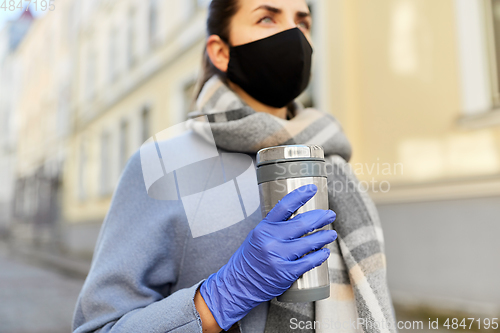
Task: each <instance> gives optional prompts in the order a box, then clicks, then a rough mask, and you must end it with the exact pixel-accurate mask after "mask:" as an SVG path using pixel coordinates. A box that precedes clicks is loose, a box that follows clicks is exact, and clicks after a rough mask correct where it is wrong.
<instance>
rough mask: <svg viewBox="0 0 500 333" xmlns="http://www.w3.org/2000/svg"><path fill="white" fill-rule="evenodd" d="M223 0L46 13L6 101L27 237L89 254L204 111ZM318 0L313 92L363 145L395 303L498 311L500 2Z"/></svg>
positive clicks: (106, 4)
mask: <svg viewBox="0 0 500 333" xmlns="http://www.w3.org/2000/svg"><path fill="white" fill-rule="evenodd" d="M208 2H209V1H208V0H186V1H174V0H163V1H160V0H148V1H139V0H126V1H113V0H92V1H82V0H60V1H58V2H57V4H56V9H55V10H54V11H53V12H49V13H48V14H47V15H45V16H44V17H43V18H41V19H39V20H36V21H35V22H34V23H33V26H32V27H31V29H30V30H29V31H28V32H27V34H26V36H25V37H24V38H23V40H22V41H21V42H20V43H19V45H18V47H17V48H16V49H15V51H11V52H10V53H9V55H8V57H9V59H12V60H9V61H12V62H16V63H18V66H17V67H15V66H14V65H11V63H8V62H4V63H3V64H4V65H3V67H2V68H4V69H5V68H7V67H8V68H18V69H19V71H20V72H19V73H18V74H15V75H13V74H9V75H11V76H13V77H15V80H14V81H17V80H19V83H16V84H17V85H15V86H14V87H17V88H15V89H14V88H12V89H14V90H17V93H16V92H14V93H12V94H10V93H9V94H7V95H8V98H6V97H5V96H4V95H2V96H3V97H2V102H3V103H2V104H1V105H7V106H3V108H2V106H1V105H0V111H1V110H7V111H5V113H4V112H3V111H2V114H7V113H9V112H10V114H15V118H16V119H18V121H17V125H16V126H14V125H12V126H14V127H12V126H11V125H10V124H11V122H8V124H9V125H8V127H9V129H10V131H11V132H15V133H16V135H15V137H17V140H16V144H15V149H13V150H14V151H15V153H16V154H17V156H18V158H17V160H16V161H17V162H16V163H15V167H14V168H13V169H12V170H13V172H14V174H15V176H14V177H13V179H15V191H14V197H13V199H12V201H13V204H12V207H13V211H14V218H13V219H12V221H10V220H9V221H8V223H11V224H12V226H11V227H10V229H11V230H13V231H12V234H13V237H17V238H21V239H25V240H27V241H34V242H38V243H41V244H52V246H54V244H57V246H56V247H57V248H58V249H60V250H61V251H67V252H71V253H78V254H80V255H86V256H88V257H90V256H91V254H92V250H93V247H94V244H95V241H96V239H97V236H98V232H99V228H100V226H101V224H102V221H103V219H104V217H105V215H106V213H107V210H108V209H109V204H110V201H111V198H112V194H113V190H114V188H115V186H116V184H117V183H118V181H119V177H120V175H121V172H122V170H123V167H124V166H125V164H126V162H127V160H128V158H129V157H130V155H131V154H133V153H134V152H135V151H136V150H137V149H139V147H140V145H141V144H142V143H143V142H144V141H145V140H146V139H147V138H149V137H150V136H151V135H153V134H154V133H157V132H159V131H161V130H163V129H165V128H167V127H168V126H171V125H174V124H176V123H179V122H181V121H183V120H184V119H185V117H186V113H187V112H188V111H191V110H192V107H193V106H192V105H191V99H192V97H193V92H194V89H195V84H196V80H197V76H198V74H199V71H200V63H201V55H202V50H203V46H204V45H203V42H204V39H205V31H204V28H205V18H206V7H207V4H208ZM310 6H311V10H312V13H313V17H314V24H313V40H314V63H313V80H312V82H311V85H310V87H309V89H308V91H306V92H305V93H304V94H303V95H302V96H301V97H300V98H301V100H303V101H304V103H305V104H306V105H312V106H315V107H317V108H319V109H321V110H324V111H327V112H330V113H332V114H333V115H334V116H336V117H337V118H338V119H339V121H340V123H341V124H342V126H343V128H344V130H345V132H346V133H347V135H348V138H349V139H350V141H351V143H352V145H353V151H354V153H353V157H352V159H351V161H350V164H351V165H352V167H353V169H354V171H355V172H356V174H357V175H358V178H359V179H360V180H361V181H363V182H364V184H365V185H366V187H367V188H368V191H369V194H370V196H371V197H372V198H373V199H374V201H375V203H376V204H377V208H378V209H379V212H380V217H381V221H382V224H383V226H384V233H385V240H386V252H387V260H388V271H389V284H390V288H391V292H392V293H393V296H394V298H395V299H397V300H399V301H401V302H407V303H408V302H410V303H411V302H415V303H422V304H438V305H440V306H443V307H450V306H458V307H460V308H461V309H467V310H468V311H471V312H474V311H481V312H482V313H490V312H494V311H498V308H497V307H496V306H497V305H498V304H500V288H499V287H498V286H497V283H496V282H497V280H498V276H500V267H499V266H498V264H494V263H495V262H498V257H497V256H498V254H499V253H500V245H498V244H499V243H498V242H496V239H495V238H494V237H495V235H496V234H498V233H499V232H500V224H499V216H500V109H498V107H499V105H498V104H499V102H500V99H499V97H498V96H499V86H500V84H499V77H500V75H499V68H500V66H499V65H498V64H499V63H500V61H499V59H500V1H499V0H442V1H432V0H377V1H368V0H313V1H310ZM2 34H3V36H5V31H3V32H2ZM4 38H6V37H2V39H4ZM0 43H1V41H0ZM2 45H3V44H2ZM2 50H3V48H2ZM2 52H3V51H2ZM3 53H5V52H3ZM34 55H36V56H34ZM4 58H5V56H4ZM5 64H7V65H5ZM4 73H5V72H4V71H2V78H1V80H0V81H1V82H7V83H8V82H10V79H7V78H8V76H6V74H4ZM16 73H17V72H16ZM0 84H2V92H3V91H4V90H3V89H4V88H3V87H5V84H4V83H0ZM19 87H21V88H19ZM19 91H20V92H21V93H19ZM26 96H28V97H29V98H26ZM4 98H5V99H4ZM7 100H8V102H5V101H7ZM2 140H3V141H2V142H6V141H5V140H4V139H2ZM9 142H10V141H9ZM6 198H7V196H6ZM5 200H7V199H5ZM5 200H4V201H5ZM495 260H496V261H495ZM465 272H470V274H465Z"/></svg>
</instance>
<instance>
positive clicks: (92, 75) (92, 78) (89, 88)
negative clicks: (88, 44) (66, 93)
mask: <svg viewBox="0 0 500 333" xmlns="http://www.w3.org/2000/svg"><path fill="white" fill-rule="evenodd" d="M96 66H97V60H96V53H95V51H93V50H90V51H89V53H88V56H87V75H86V78H87V80H86V84H85V86H86V95H87V99H88V100H89V101H91V100H93V99H94V97H95V88H96Z"/></svg>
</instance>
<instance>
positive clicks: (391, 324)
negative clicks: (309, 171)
mask: <svg viewBox="0 0 500 333" xmlns="http://www.w3.org/2000/svg"><path fill="white" fill-rule="evenodd" d="M196 107H197V111H193V112H190V113H189V114H188V116H189V117H190V118H191V119H189V120H188V121H187V123H186V124H187V127H188V128H190V129H192V130H193V131H195V132H196V133H198V134H199V135H201V136H205V133H207V131H211V132H212V134H213V138H214V140H215V143H216V145H217V146H218V147H219V148H222V149H225V150H228V151H237V152H246V153H256V152H257V151H258V150H259V149H261V148H265V147H270V146H277V145H288V144H318V145H321V146H322V147H323V149H324V152H325V160H326V162H327V165H329V166H330V167H331V168H330V170H331V171H332V172H331V173H330V172H329V174H328V187H329V194H328V196H329V205H330V209H332V210H333V211H335V212H336V214H337V217H336V219H335V221H334V222H333V227H334V229H335V230H336V231H337V234H338V237H337V240H336V241H334V242H333V243H330V244H328V245H327V246H328V247H329V249H330V252H331V254H330V257H329V258H328V267H329V273H330V282H331V285H330V288H331V292H330V297H329V298H327V299H324V300H321V301H316V302H309V303H281V302H278V301H276V299H273V300H271V301H270V302H269V309H268V314H267V320H266V326H265V330H264V332H265V333H280V332H290V331H299V332H316V333H330V332H335V333H339V332H341V333H352V332H360V333H361V332H364V333H395V332H397V329H396V327H395V314H394V308H393V305H392V302H391V297H390V293H389V289H388V286H387V279H386V260H385V254H384V239H383V233H382V227H381V224H380V220H379V216H378V212H377V209H376V207H375V205H374V203H373V201H372V200H371V198H370V197H369V195H368V194H367V193H366V192H365V191H363V190H356V189H359V188H360V187H359V186H358V185H359V182H358V180H357V178H356V176H355V174H354V171H353V170H352V168H351V166H350V165H349V163H348V162H349V159H350V157H351V146H350V143H349V141H348V140H347V138H346V137H345V134H344V133H343V130H342V127H341V125H340V124H339V123H338V121H337V119H336V118H335V117H334V116H332V115H330V114H327V113H323V112H320V111H318V110H315V109H313V108H304V107H303V105H302V104H301V103H299V102H298V101H294V102H292V103H291V104H290V106H289V108H288V115H287V118H288V119H286V120H285V119H282V118H278V117H276V116H273V115H271V114H269V113H265V112H257V111H255V110H254V109H252V108H251V107H250V106H248V105H247V104H246V103H245V102H244V101H243V100H242V99H241V98H240V97H239V96H238V95H237V94H235V93H234V92H233V91H232V90H231V89H230V88H229V87H228V86H227V85H225V84H224V83H223V82H222V81H221V80H220V79H219V78H218V77H217V76H216V75H215V76H213V77H212V78H210V79H209V80H208V81H207V82H206V83H205V84H204V86H203V89H202V91H201V93H200V95H199V96H198V99H197V102H196ZM200 115H206V116H207V117H206V118H207V119H208V123H207V122H206V121H200V120H203V119H204V118H205V117H200V118H195V117H197V116H200ZM340 188H342V189H343V190H337V189H340ZM293 318H295V319H293ZM292 319H293V320H292ZM294 323H295V324H294ZM299 324H300V326H299ZM299 327H300V329H299ZM294 328H297V329H294ZM236 329H237V330H239V329H238V328H236ZM231 332H232V331H231ZM242 333H246V332H242Z"/></svg>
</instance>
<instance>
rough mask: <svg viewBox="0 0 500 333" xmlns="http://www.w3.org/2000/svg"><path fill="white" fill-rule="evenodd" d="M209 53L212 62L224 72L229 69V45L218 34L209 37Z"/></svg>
mask: <svg viewBox="0 0 500 333" xmlns="http://www.w3.org/2000/svg"><path fill="white" fill-rule="evenodd" d="M207 54H208V57H209V58H210V60H211V61H212V64H214V66H215V67H217V69H219V70H220V71H222V72H226V71H227V65H228V64H229V46H228V45H227V44H226V43H225V42H224V41H223V40H222V39H221V38H220V37H219V36H217V35H211V36H209V37H208V39H207Z"/></svg>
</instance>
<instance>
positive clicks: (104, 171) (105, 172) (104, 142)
mask: <svg viewBox="0 0 500 333" xmlns="http://www.w3.org/2000/svg"><path fill="white" fill-rule="evenodd" d="M110 154H111V139H110V134H109V133H108V132H103V133H102V134H101V168H100V169H101V174H100V179H99V184H100V193H101V195H107V194H109V191H110V189H111V182H110V179H111V173H110V171H111V169H110V162H111V159H110Z"/></svg>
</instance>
